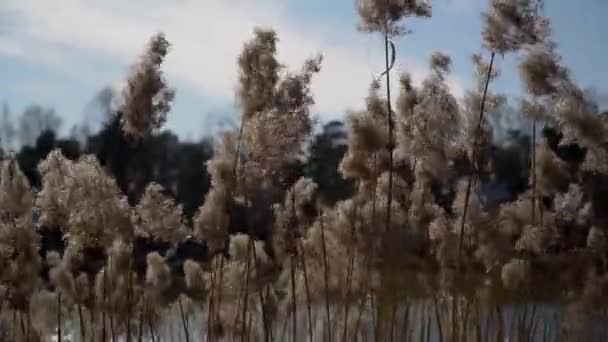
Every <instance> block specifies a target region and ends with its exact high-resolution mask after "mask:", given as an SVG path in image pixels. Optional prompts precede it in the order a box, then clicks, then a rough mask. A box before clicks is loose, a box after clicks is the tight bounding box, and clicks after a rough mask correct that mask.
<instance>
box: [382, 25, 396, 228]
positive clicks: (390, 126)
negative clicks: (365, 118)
mask: <svg viewBox="0 0 608 342" xmlns="http://www.w3.org/2000/svg"><path fill="white" fill-rule="evenodd" d="M388 45H389V40H388V33H387V30H385V31H384V57H385V61H386V106H387V110H388V141H389V142H388V146H387V150H388V165H389V168H388V195H387V197H388V198H387V205H386V208H387V209H386V231H389V230H390V229H391V208H392V204H393V140H394V139H393V110H392V108H391V76H390V65H389V64H390V62H389V57H388Z"/></svg>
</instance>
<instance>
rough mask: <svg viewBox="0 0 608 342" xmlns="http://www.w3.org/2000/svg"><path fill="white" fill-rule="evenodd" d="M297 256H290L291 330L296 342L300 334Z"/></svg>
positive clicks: (293, 340) (293, 341) (293, 339)
mask: <svg viewBox="0 0 608 342" xmlns="http://www.w3.org/2000/svg"><path fill="white" fill-rule="evenodd" d="M295 258H296V257H295V256H294V255H293V253H292V255H291V256H290V262H289V272H290V275H291V279H290V281H291V296H292V297H291V310H292V313H291V315H292V327H291V332H292V340H291V341H292V342H296V338H297V336H298V330H297V329H298V310H297V309H298V308H297V304H296V267H297V265H296V261H295Z"/></svg>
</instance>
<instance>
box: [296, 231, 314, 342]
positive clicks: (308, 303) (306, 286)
mask: <svg viewBox="0 0 608 342" xmlns="http://www.w3.org/2000/svg"><path fill="white" fill-rule="evenodd" d="M299 242H300V249H301V250H302V251H301V252H300V264H301V265H302V273H303V275H304V289H305V290H306V310H307V311H308V335H309V336H308V337H309V340H310V342H312V341H313V338H314V333H313V327H312V326H313V320H312V304H311V302H312V298H311V293H310V287H309V284H308V272H307V270H306V255H305V254H304V250H303V247H302V242H301V241H299Z"/></svg>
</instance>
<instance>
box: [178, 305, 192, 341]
mask: <svg viewBox="0 0 608 342" xmlns="http://www.w3.org/2000/svg"><path fill="white" fill-rule="evenodd" d="M177 303H178V306H179V314H180V318H181V321H182V327H183V328H184V336H185V339H186V342H190V332H189V331H188V317H186V313H185V312H184V305H183V303H182V297H181V296H179V297H177Z"/></svg>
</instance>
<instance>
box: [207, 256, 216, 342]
mask: <svg viewBox="0 0 608 342" xmlns="http://www.w3.org/2000/svg"><path fill="white" fill-rule="evenodd" d="M216 263H217V261H216V260H215V259H211V286H210V287H209V298H208V299H207V301H208V302H207V303H208V304H207V341H208V342H210V341H211V330H212V329H211V326H212V325H213V308H214V305H213V296H214V295H215V280H216V276H217V275H216V265H215V264H216Z"/></svg>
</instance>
